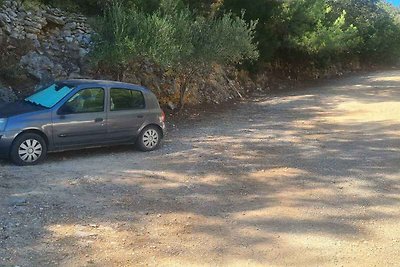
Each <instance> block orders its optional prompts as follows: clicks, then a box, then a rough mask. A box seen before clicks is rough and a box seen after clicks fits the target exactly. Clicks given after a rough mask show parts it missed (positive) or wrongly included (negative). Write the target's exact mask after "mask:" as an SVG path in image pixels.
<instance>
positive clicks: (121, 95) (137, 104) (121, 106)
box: [110, 88, 145, 111]
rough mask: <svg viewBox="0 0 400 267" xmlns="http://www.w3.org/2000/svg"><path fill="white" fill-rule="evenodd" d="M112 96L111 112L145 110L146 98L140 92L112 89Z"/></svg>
mask: <svg viewBox="0 0 400 267" xmlns="http://www.w3.org/2000/svg"><path fill="white" fill-rule="evenodd" d="M110 94H111V97H110V101H111V105H110V110H111V111H119V110H132V109H144V108H145V101H144V96H143V94H142V92H140V91H137V90H129V89H120V88H111V91H110Z"/></svg>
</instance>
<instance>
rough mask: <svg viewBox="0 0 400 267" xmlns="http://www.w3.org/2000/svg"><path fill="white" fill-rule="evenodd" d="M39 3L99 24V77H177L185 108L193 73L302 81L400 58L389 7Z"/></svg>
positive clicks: (358, 0)
mask: <svg viewBox="0 0 400 267" xmlns="http://www.w3.org/2000/svg"><path fill="white" fill-rule="evenodd" d="M32 1H33V0H31V1H29V0H26V1H25V2H26V3H27V4H28V3H30V2H32ZM38 1H40V2H42V3H44V4H47V5H53V6H59V7H61V8H64V9H68V10H71V11H77V12H81V13H85V14H87V15H89V16H91V17H93V26H94V28H95V30H96V31H97V33H98V34H97V36H96V37H95V38H96V39H95V40H96V42H95V47H94V51H93V53H92V59H93V60H92V62H93V63H95V65H96V67H97V68H98V69H100V71H103V72H107V73H112V74H113V76H114V77H116V78H118V79H120V80H123V79H124V77H125V74H126V72H127V71H129V66H131V65H132V62H138V61H145V62H150V63H151V64H154V65H157V66H159V67H160V68H162V69H163V70H164V71H165V72H168V73H172V74H173V75H175V76H176V77H177V80H178V84H179V86H180V97H179V98H180V101H179V102H180V104H181V106H182V105H183V102H184V101H183V100H184V97H185V93H186V90H187V89H186V88H187V84H188V83H190V79H191V77H194V76H193V74H199V75H202V74H204V73H208V72H210V71H211V70H212V67H213V66H215V65H218V66H222V67H224V66H229V65H233V66H235V67H238V68H241V69H245V70H247V71H249V73H253V74H254V73H263V72H267V71H274V72H276V73H284V74H285V76H286V77H290V78H291V79H299V77H302V76H306V77H314V76H315V77H318V75H313V74H310V73H318V72H323V71H324V70H329V69H334V70H347V69H348V70H351V69H360V68H363V67H367V68H368V67H371V66H388V65H389V66H392V65H396V64H398V63H399V58H400V11H399V9H398V8H396V7H394V6H392V5H390V4H388V3H387V2H386V1H384V0H296V1H292V0H252V1H248V0H62V1H60V0H34V2H35V3H37V2H38ZM31 5H32V4H31ZM304 73H308V74H310V75H308V76H307V75H303V74H304Z"/></svg>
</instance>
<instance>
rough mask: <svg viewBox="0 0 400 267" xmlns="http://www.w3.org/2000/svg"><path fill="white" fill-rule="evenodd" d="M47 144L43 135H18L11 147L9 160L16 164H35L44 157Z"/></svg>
mask: <svg viewBox="0 0 400 267" xmlns="http://www.w3.org/2000/svg"><path fill="white" fill-rule="evenodd" d="M46 156H47V145H46V142H45V141H44V139H43V137H41V136H40V135H38V134H35V133H24V134H21V135H20V136H18V137H17V138H16V139H15V140H14V143H13V145H12V147H11V153H10V158H11V161H12V162H13V163H14V164H15V165H18V166H30V165H36V164H39V163H41V162H43V160H44V159H45V158H46Z"/></svg>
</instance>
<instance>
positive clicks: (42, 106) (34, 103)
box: [25, 99, 48, 109]
mask: <svg viewBox="0 0 400 267" xmlns="http://www.w3.org/2000/svg"><path fill="white" fill-rule="evenodd" d="M25 102H28V103H29V104H32V105H35V106H37V107H41V108H45V109H48V107H46V106H44V105H42V104H39V103H36V102H34V101H31V100H27V99H25Z"/></svg>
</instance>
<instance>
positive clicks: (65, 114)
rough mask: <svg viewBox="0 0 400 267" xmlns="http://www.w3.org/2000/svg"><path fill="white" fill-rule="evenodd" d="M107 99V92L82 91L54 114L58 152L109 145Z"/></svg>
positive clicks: (55, 139) (89, 89) (87, 89)
mask: <svg viewBox="0 0 400 267" xmlns="http://www.w3.org/2000/svg"><path fill="white" fill-rule="evenodd" d="M106 96H107V92H106V90H105V88H101V87H96V88H85V89H81V90H79V91H78V92H77V93H76V94H74V95H73V96H72V97H71V98H70V99H69V100H67V101H66V102H65V103H64V105H63V106H61V108H59V109H58V110H57V111H55V112H54V113H53V140H54V145H55V147H56V148H59V149H60V148H61V149H63V148H71V147H78V148H79V147H84V146H88V145H96V144H101V143H104V142H105V141H106V138H107V113H106V107H105V106H106V105H105V103H106V98H107V97H106Z"/></svg>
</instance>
